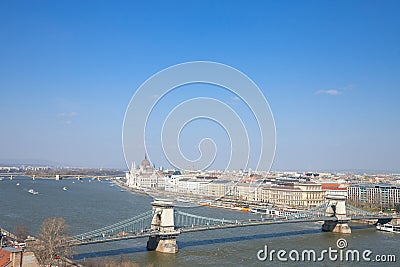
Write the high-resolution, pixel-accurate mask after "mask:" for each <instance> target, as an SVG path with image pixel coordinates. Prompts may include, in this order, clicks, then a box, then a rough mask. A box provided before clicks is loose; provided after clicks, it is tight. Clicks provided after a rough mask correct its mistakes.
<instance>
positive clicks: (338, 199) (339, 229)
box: [322, 195, 351, 234]
mask: <svg viewBox="0 0 400 267" xmlns="http://www.w3.org/2000/svg"><path fill="white" fill-rule="evenodd" d="M326 200H327V202H328V207H327V208H326V214H325V215H326V216H327V217H333V218H334V219H333V220H326V221H324V224H323V225H322V231H324V232H333V233H341V234H350V233H351V228H350V226H349V224H348V222H349V221H350V218H349V217H347V213H346V197H345V196H331V195H328V196H326Z"/></svg>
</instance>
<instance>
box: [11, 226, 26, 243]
mask: <svg viewBox="0 0 400 267" xmlns="http://www.w3.org/2000/svg"><path fill="white" fill-rule="evenodd" d="M13 233H14V235H16V236H17V237H18V239H19V240H21V241H25V239H27V238H28V235H29V230H28V228H27V227H26V226H23V225H19V226H16V227H15V228H14V230H13Z"/></svg>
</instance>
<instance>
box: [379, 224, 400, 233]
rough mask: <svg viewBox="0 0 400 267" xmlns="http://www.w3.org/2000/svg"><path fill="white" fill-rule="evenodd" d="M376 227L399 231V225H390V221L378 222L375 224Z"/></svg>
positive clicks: (387, 230) (382, 229) (381, 229)
mask: <svg viewBox="0 0 400 267" xmlns="http://www.w3.org/2000/svg"><path fill="white" fill-rule="evenodd" d="M376 229H377V230H380V231H385V232H391V233H400V225H392V224H390V223H385V224H380V223H378V224H377V225H376Z"/></svg>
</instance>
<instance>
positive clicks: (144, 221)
mask: <svg viewBox="0 0 400 267" xmlns="http://www.w3.org/2000/svg"><path fill="white" fill-rule="evenodd" d="M152 207H153V208H152V210H149V211H147V212H144V213H142V214H140V215H137V216H135V217H133V218H130V219H127V220H124V221H121V222H118V223H115V224H112V225H109V226H105V227H103V228H100V229H97V230H93V231H90V232H87V233H83V234H79V235H75V236H73V237H72V238H71V239H70V240H69V241H68V245H70V246H82V245H88V244H96V243H104V242H113V241H119V240H127V239H135V238H148V241H147V249H148V250H156V251H159V252H166V253H176V252H177V251H178V246H177V244H176V238H177V237H178V235H180V234H184V233H188V232H196V231H208V230H216V229H225V228H234V227H250V226H259V225H272V224H286V223H304V222H315V221H324V224H323V225H322V231H329V232H336V233H351V229H350V227H349V226H348V222H349V221H350V220H366V219H371V220H381V221H390V220H391V219H392V218H393V217H390V216H388V215H383V214H376V213H371V212H367V211H364V210H361V209H358V208H356V207H353V206H351V205H348V204H347V203H346V202H345V197H340V196H327V201H326V202H325V203H324V204H322V205H320V206H317V207H314V208H311V209H308V210H304V211H301V212H293V213H288V214H287V215H285V216H270V217H266V218H260V219H258V220H254V219H249V220H232V219H224V218H209V217H204V216H200V215H195V214H191V213H187V212H184V211H181V210H178V209H175V208H174V205H173V202H172V201H167V200H155V201H153V203H152Z"/></svg>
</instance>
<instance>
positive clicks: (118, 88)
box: [0, 1, 400, 171]
mask: <svg viewBox="0 0 400 267" xmlns="http://www.w3.org/2000/svg"><path fill="white" fill-rule="evenodd" d="M399 11H400V2H399V1H252V2H249V1H159V2H156V1H143V3H135V2H134V1H1V2H0V97H1V103H0V119H1V128H0V129H1V131H0V159H2V160H3V161H4V160H26V159H28V160H33V159H35V160H51V161H55V162H59V163H61V164H64V165H73V166H91V167H124V166H125V162H124V157H123V153H122V145H121V132H122V123H123V118H124V113H125V109H126V107H127V105H128V104H129V101H130V98H131V97H132V95H133V94H134V92H135V90H136V89H137V88H138V87H139V86H140V85H141V84H142V83H143V82H144V81H145V80H146V79H147V78H149V77H150V76H151V75H153V74H155V73H156V72H158V71H160V70H162V69H164V68H166V67H169V66H171V65H174V64H178V63H182V62H187V61H193V60H209V61H215V62H221V63H224V64H227V65H230V66H232V67H234V68H237V69H239V70H241V71H242V72H244V73H245V74H247V75H248V76H249V77H250V78H251V79H252V80H253V81H254V82H256V83H257V85H258V86H259V87H260V88H261V90H262V91H263V93H264V95H265V97H266V98H267V100H268V102H269V105H270V107H271V109H272V112H273V114H274V118H275V123H276V130H277V150H276V157H275V162H274V165H273V169H290V170H294V169H296V170H344V169H358V170H387V171H399V170H400V160H399V159H400V142H399V136H400V123H399V122H400V119H399V118H400V105H399V104H398V102H399V99H400V30H399V29H400V17H399V16H398V14H399ZM167 104H168V103H167ZM171 104H172V102H171ZM187 132H188V133H189V137H190V131H187ZM222 135H223V134H222ZM196 138H197V137H196ZM187 139H190V138H187V137H186V138H185V140H187ZM189 141H190V140H189ZM189 141H188V144H187V145H188V146H187V147H186V148H185V151H186V152H187V153H190V151H191V149H190V148H191V146H190V145H191V144H190V142H189ZM184 145H185V144H184ZM139 160H140V159H138V161H139ZM153 161H154V162H153V163H155V164H156V165H163V164H165V162H163V159H162V157H160V158H156V157H153ZM213 167H215V168H218V167H219V166H217V165H216V166H213Z"/></svg>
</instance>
